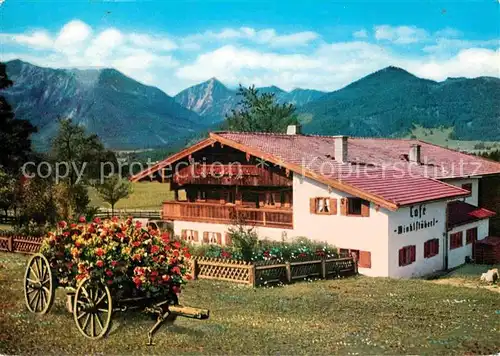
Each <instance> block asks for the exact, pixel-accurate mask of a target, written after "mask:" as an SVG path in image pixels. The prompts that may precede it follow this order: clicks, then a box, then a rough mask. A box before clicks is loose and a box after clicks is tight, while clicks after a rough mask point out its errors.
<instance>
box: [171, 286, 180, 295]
mask: <svg viewBox="0 0 500 356" xmlns="http://www.w3.org/2000/svg"><path fill="white" fill-rule="evenodd" d="M172 292H174V293H175V294H179V293H180V292H181V287H180V286H172Z"/></svg>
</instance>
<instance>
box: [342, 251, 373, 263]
mask: <svg viewBox="0 0 500 356" xmlns="http://www.w3.org/2000/svg"><path fill="white" fill-rule="evenodd" d="M353 253H355V254H356V258H357V259H358V267H361V268H371V267H372V254H371V252H369V251H361V250H351V249H347V248H341V249H339V256H340V257H352V254H353Z"/></svg>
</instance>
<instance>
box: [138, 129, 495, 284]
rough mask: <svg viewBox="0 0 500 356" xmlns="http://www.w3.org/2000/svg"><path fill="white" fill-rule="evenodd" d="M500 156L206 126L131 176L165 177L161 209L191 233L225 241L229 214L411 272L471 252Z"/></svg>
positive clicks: (390, 269) (483, 224)
mask: <svg viewBox="0 0 500 356" xmlns="http://www.w3.org/2000/svg"><path fill="white" fill-rule="evenodd" d="M499 174H500V164H499V163H496V162H493V161H490V160H486V159H483V158H480V157H476V156H472V155H468V154H464V153H460V152H457V151H453V150H449V149H446V148H443V147H440V146H436V145H432V144H429V143H425V142H422V141H418V140H404V139H375V138H352V137H347V136H313V135H302V134H300V129H299V127H295V126H292V127H289V128H288V132H287V134H267V133H237V132H213V133H211V134H210V135H209V138H207V139H205V140H203V141H201V142H199V143H197V144H195V145H193V146H191V147H188V148H186V149H185V150H183V151H181V152H178V153H176V154H174V155H172V156H170V157H168V158H166V159H165V160H163V161H160V162H159V163H157V164H155V165H154V166H152V167H150V168H148V169H146V170H144V171H142V172H140V173H139V174H137V175H135V176H133V177H132V178H131V180H132V181H150V180H158V181H160V182H169V183H170V184H171V189H172V190H173V191H174V192H175V201H166V202H164V204H163V211H162V214H163V218H164V219H167V220H172V221H173V222H174V224H173V225H174V230H175V233H176V234H178V235H179V236H182V238H184V239H186V240H190V241H193V242H194V243H216V244H230V242H231V241H230V238H229V236H228V234H227V231H228V228H229V226H230V225H231V223H232V221H234V218H235V217H236V216H238V217H240V218H241V217H242V218H243V219H244V222H245V223H246V224H248V225H252V226H255V228H256V231H257V233H258V234H259V236H260V237H261V238H268V239H275V240H280V239H282V238H292V237H297V236H306V237H308V238H311V239H315V240H319V241H324V242H328V243H329V244H332V245H335V246H337V247H338V248H339V249H340V250H341V252H347V253H350V252H355V253H356V254H357V255H358V256H359V263H358V266H359V271H360V273H363V274H366V275H369V276H389V277H405V278H406V277H412V276H422V275H426V274H430V273H433V272H435V271H439V270H443V269H450V268H453V267H456V266H458V265H460V264H463V263H464V262H465V261H466V259H469V258H473V252H474V251H473V247H472V246H473V242H474V241H475V240H481V239H483V238H485V237H486V236H488V234H489V218H491V217H492V216H494V215H495V213H494V212H492V211H490V210H487V209H484V208H480V207H478V189H479V184H480V180H481V178H482V177H485V176H490V175H499Z"/></svg>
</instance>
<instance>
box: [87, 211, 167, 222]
mask: <svg viewBox="0 0 500 356" xmlns="http://www.w3.org/2000/svg"><path fill="white" fill-rule="evenodd" d="M112 215H114V216H121V217H129V216H132V217H133V218H137V219H139V218H143V219H154V220H160V219H161V210H139V209H115V210H114V212H113V214H112V213H111V209H102V208H101V209H99V211H98V212H97V213H96V214H95V216H96V217H100V218H111V217H112Z"/></svg>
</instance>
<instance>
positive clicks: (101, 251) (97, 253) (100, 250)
mask: <svg viewBox="0 0 500 356" xmlns="http://www.w3.org/2000/svg"><path fill="white" fill-rule="evenodd" d="M95 254H96V255H97V256H99V257H101V256H102V255H104V250H103V249H102V248H100V247H98V248H96V249H95Z"/></svg>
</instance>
